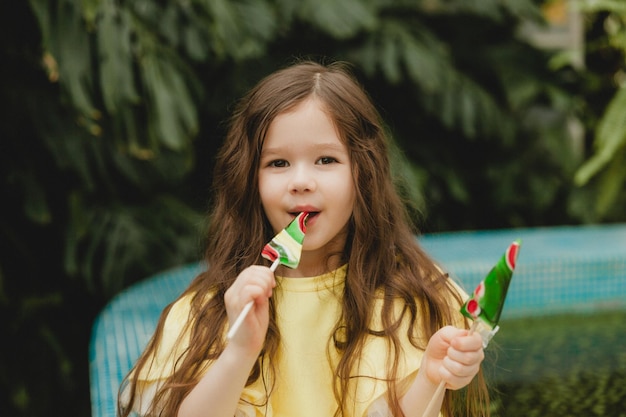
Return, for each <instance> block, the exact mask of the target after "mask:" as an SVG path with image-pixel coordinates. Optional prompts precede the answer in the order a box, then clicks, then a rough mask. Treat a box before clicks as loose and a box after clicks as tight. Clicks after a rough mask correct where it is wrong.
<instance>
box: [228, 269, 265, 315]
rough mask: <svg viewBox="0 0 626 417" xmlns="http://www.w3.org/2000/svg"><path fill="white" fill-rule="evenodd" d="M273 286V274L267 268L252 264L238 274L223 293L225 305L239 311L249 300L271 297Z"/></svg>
mask: <svg viewBox="0 0 626 417" xmlns="http://www.w3.org/2000/svg"><path fill="white" fill-rule="evenodd" d="M275 286H276V281H275V280H274V274H273V273H272V272H271V271H270V270H269V268H267V267H263V266H258V265H257V266H252V267H249V268H246V269H245V270H244V271H242V272H241V274H239V277H237V280H236V281H235V282H234V283H233V285H232V286H231V287H230V288H229V289H228V290H227V291H226V294H224V300H225V302H226V305H227V306H230V307H231V308H233V309H236V310H239V311H240V310H241V309H243V308H244V306H245V305H246V304H248V303H249V302H250V301H256V300H257V299H259V298H269V297H271V296H272V289H273V288H274V287H275Z"/></svg>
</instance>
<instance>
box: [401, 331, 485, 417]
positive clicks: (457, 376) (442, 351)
mask: <svg viewBox="0 0 626 417" xmlns="http://www.w3.org/2000/svg"><path fill="white" fill-rule="evenodd" d="M484 357H485V356H484V352H483V344H482V338H481V337H480V335H479V334H478V333H473V334H471V335H469V332H468V331H467V330H461V329H457V328H455V327H452V326H446V327H444V328H442V329H440V330H439V331H438V332H437V333H435V334H434V335H433V336H432V337H431V338H430V341H429V342H428V346H427V347H426V351H425V352H424V357H423V359H422V364H421V366H420V370H419V371H418V373H417V376H416V377H415V380H414V381H413V383H412V384H411V386H410V387H409V390H408V391H407V393H406V394H405V395H404V396H403V397H402V398H401V399H400V406H401V407H402V411H403V412H404V414H405V416H407V417H436V416H438V415H439V410H440V409H441V404H442V403H443V397H444V394H445V390H442V391H441V393H440V394H439V395H438V396H437V398H434V399H433V401H436V406H435V407H433V411H432V413H431V415H429V416H424V415H423V414H424V411H425V410H426V407H427V406H428V404H429V402H430V401H431V398H433V396H434V395H435V393H436V391H437V386H438V385H439V383H440V382H441V381H445V382H446V388H447V389H453V390H456V389H459V388H463V387H464V386H466V385H467V384H469V383H470V382H471V381H472V379H473V378H474V376H476V374H477V373H478V371H479V369H480V364H481V362H482V361H483V359H484Z"/></svg>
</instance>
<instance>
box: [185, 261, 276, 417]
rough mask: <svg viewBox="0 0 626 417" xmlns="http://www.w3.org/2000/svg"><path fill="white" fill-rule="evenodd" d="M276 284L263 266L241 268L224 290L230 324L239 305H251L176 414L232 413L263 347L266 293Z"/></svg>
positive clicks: (190, 416)
mask: <svg viewBox="0 0 626 417" xmlns="http://www.w3.org/2000/svg"><path fill="white" fill-rule="evenodd" d="M275 285H276V283H275V281H274V274H273V273H272V272H271V271H270V270H269V268H267V267H264V266H252V267H249V268H247V269H245V270H244V271H243V272H241V274H239V276H238V277H237V280H236V281H235V283H233V285H232V286H231V287H230V288H229V289H228V291H226V294H225V296H224V301H225V303H226V310H227V312H228V317H229V321H230V324H231V325H232V323H233V322H234V320H235V319H236V318H237V316H238V315H239V313H240V312H241V310H242V309H243V307H244V306H245V305H246V304H247V303H248V302H249V301H254V307H253V308H252V310H251V311H250V313H249V314H248V315H247V316H246V319H245V320H244V322H243V323H242V325H241V327H240V328H239V330H238V331H237V333H236V334H235V336H234V337H233V338H232V339H231V340H230V341H229V343H228V345H226V348H225V349H224V351H223V352H222V354H221V355H220V356H219V358H218V359H217V360H216V361H215V362H214V363H213V364H212V365H211V367H210V368H209V370H208V371H207V373H206V374H205V375H204V376H203V377H202V378H201V379H200V381H199V382H198V384H197V385H196V386H195V387H194V388H193V389H192V390H191V392H190V393H189V394H188V395H187V397H185V399H184V400H183V402H182V403H181V405H180V408H179V410H178V417H221V416H224V417H232V416H234V415H235V413H236V411H237V405H238V404H239V398H240V397H241V393H242V392H243V389H244V388H245V385H246V381H247V380H248V376H249V375H250V371H251V369H252V367H253V366H254V363H255V362H256V360H257V359H258V356H259V354H260V352H261V349H262V348H263V343H264V341H265V334H266V333H267V327H268V323H269V297H271V295H272V288H274V286H275Z"/></svg>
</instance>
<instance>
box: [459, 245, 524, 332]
mask: <svg viewBox="0 0 626 417" xmlns="http://www.w3.org/2000/svg"><path fill="white" fill-rule="evenodd" d="M520 245H521V242H520V241H519V240H516V241H515V242H513V243H511V245H510V246H509V247H508V248H507V250H506V252H505V253H504V255H503V256H502V258H500V260H499V261H498V263H497V264H496V265H495V266H494V267H493V268H492V269H491V271H489V273H488V274H487V276H486V277H485V279H483V280H482V281H481V283H480V284H478V286H477V287H476V289H475V290H474V293H473V294H472V296H471V297H470V299H469V300H467V301H466V302H465V304H464V305H463V306H462V307H461V313H463V315H465V316H466V317H468V318H471V319H472V320H480V321H481V322H482V323H483V324H485V325H487V326H488V327H489V328H490V329H492V330H493V329H494V328H496V327H497V325H498V321H499V320H500V314H502V307H504V299H505V298H506V293H507V290H508V289H509V283H510V282H511V278H512V277H513V271H514V270H515V262H516V260H517V255H518V253H519V249H520Z"/></svg>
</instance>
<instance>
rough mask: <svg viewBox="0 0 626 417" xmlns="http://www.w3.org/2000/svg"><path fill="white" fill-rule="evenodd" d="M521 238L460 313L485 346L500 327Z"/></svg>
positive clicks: (440, 388)
mask: <svg viewBox="0 0 626 417" xmlns="http://www.w3.org/2000/svg"><path fill="white" fill-rule="evenodd" d="M520 245H521V241H519V240H516V241H514V242H513V243H511V245H510V246H509V247H508V248H507V250H506V252H505V253H504V255H503V256H502V258H500V260H499V261H498V263H497V264H496V265H495V266H494V267H493V268H492V269H491V271H489V273H488V274H487V276H486V277H485V279H483V280H482V281H481V282H480V284H478V286H477V287H476V289H475V290H474V293H473V294H472V296H471V297H470V298H469V299H468V300H467V301H466V302H465V304H463V306H462V307H461V313H462V314H463V315H464V316H466V317H468V318H470V319H472V320H474V323H473V324H472V327H471V328H470V330H469V333H470V334H472V333H473V332H474V331H477V332H478V333H479V334H480V336H481V337H482V339H483V347H484V348H486V347H487V345H488V344H489V341H490V340H491V338H492V337H493V336H494V335H495V334H496V332H497V331H498V329H499V327H498V321H499V320H500V314H501V313H502V307H504V299H505V298H506V292H507V290H508V289H509V283H510V282H511V278H512V277H513V271H514V270H515V262H516V261H517V255H518V253H519V249H520ZM445 386H446V383H445V382H444V381H441V382H440V383H439V386H437V389H436V390H435V394H433V396H432V398H431V400H430V402H429V403H428V405H427V406H426V410H425V411H424V414H423V415H424V416H427V415H429V414H431V413H432V411H433V408H434V406H435V403H436V402H435V398H438V397H439V395H441V392H442V391H443V390H444V389H445Z"/></svg>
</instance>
